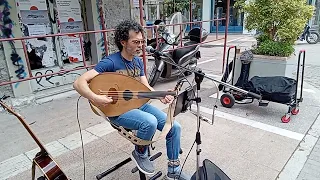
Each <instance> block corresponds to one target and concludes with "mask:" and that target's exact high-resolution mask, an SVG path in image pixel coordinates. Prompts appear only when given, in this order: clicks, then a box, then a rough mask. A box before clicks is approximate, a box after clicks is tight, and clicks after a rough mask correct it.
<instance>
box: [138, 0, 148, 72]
mask: <svg viewBox="0 0 320 180" xmlns="http://www.w3.org/2000/svg"><path fill="white" fill-rule="evenodd" d="M139 9H140V24H141V26H144V23H143V10H142V9H143V2H142V0H139ZM145 51H146V47H145V44H144V45H143V46H142V58H143V65H144V74H145V75H146V76H147V59H146V52H145Z"/></svg>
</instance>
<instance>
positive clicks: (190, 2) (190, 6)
mask: <svg viewBox="0 0 320 180" xmlns="http://www.w3.org/2000/svg"><path fill="white" fill-rule="evenodd" d="M189 9H190V12H189V16H190V17H189V19H190V22H192V0H190V1H189ZM191 29H192V23H190V31H191Z"/></svg>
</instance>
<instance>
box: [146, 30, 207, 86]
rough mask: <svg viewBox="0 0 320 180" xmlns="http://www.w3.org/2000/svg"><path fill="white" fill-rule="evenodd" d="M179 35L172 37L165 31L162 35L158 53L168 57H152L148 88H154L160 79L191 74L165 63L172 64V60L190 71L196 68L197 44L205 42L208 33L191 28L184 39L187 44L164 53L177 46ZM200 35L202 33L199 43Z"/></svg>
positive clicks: (199, 55) (197, 57) (198, 54)
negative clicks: (152, 62)
mask: <svg viewBox="0 0 320 180" xmlns="http://www.w3.org/2000/svg"><path fill="white" fill-rule="evenodd" d="M180 33H182V32H180ZM180 33H179V34H178V35H174V34H172V33H170V32H169V31H168V30H166V31H164V33H163V34H162V36H161V42H160V44H159V46H158V47H159V49H158V51H160V52H163V53H165V54H166V56H168V57H164V56H160V55H157V54H154V55H153V57H154V64H153V66H152V67H151V68H150V71H149V73H148V81H149V84H150V86H154V85H155V84H156V82H157V81H158V80H159V78H160V77H162V78H166V79H168V78H171V77H174V76H178V75H181V74H182V73H183V74H184V75H186V76H188V75H190V74H191V73H190V72H187V71H183V70H182V69H181V70H179V68H178V67H177V66H173V65H171V64H169V63H167V62H172V60H173V61H174V63H176V64H178V65H179V66H182V67H184V68H187V69H191V70H194V69H195V68H196V67H197V62H198V60H199V58H200V57H201V54H200V51H199V48H200V45H199V44H198V43H200V42H201V41H205V40H206V39H207V37H208V35H209V33H208V31H206V30H205V29H203V28H202V31H201V30H200V28H193V29H191V30H190V32H189V33H188V37H187V39H186V38H184V39H186V40H187V42H185V43H184V46H183V47H178V48H176V49H174V50H172V51H168V52H165V51H167V50H169V49H170V48H172V46H177V45H178V44H179V36H180ZM200 33H202V35H201V41H200ZM169 57H170V58H169ZM163 58H165V59H163Z"/></svg>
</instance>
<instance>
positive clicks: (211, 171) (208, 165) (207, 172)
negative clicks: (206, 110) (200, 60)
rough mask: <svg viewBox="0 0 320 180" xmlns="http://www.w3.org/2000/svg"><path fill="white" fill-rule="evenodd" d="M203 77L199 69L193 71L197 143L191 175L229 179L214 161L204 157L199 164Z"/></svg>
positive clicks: (202, 179)
mask: <svg viewBox="0 0 320 180" xmlns="http://www.w3.org/2000/svg"><path fill="white" fill-rule="evenodd" d="M203 78H204V74H202V72H201V70H200V71H198V72H195V82H196V84H197V96H196V97H195V98H194V99H192V100H193V101H195V102H196V104H197V133H196V143H197V150H196V152H197V170H196V172H195V173H194V174H193V176H192V177H191V179H192V180H230V178H229V177H228V176H227V175H226V174H225V173H224V172H223V171H222V170H221V169H220V168H219V167H218V166H216V165H215V164H214V163H212V162H211V161H210V160H208V159H205V160H204V161H203V164H202V166H200V153H201V149H200V144H201V134H200V122H201V121H200V117H201V115H200V109H199V103H200V102H201V98H200V97H199V91H200V84H201V82H202V80H203Z"/></svg>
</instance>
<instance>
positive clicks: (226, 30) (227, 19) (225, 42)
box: [222, 0, 230, 73]
mask: <svg viewBox="0 0 320 180" xmlns="http://www.w3.org/2000/svg"><path fill="white" fill-rule="evenodd" d="M229 9H230V0H227V9H226V11H227V12H226V29H225V34H224V47H223V62H222V73H223V71H224V65H225V64H224V63H225V60H226V59H225V58H226V50H227V38H228V25H229V16H230V11H229Z"/></svg>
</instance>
